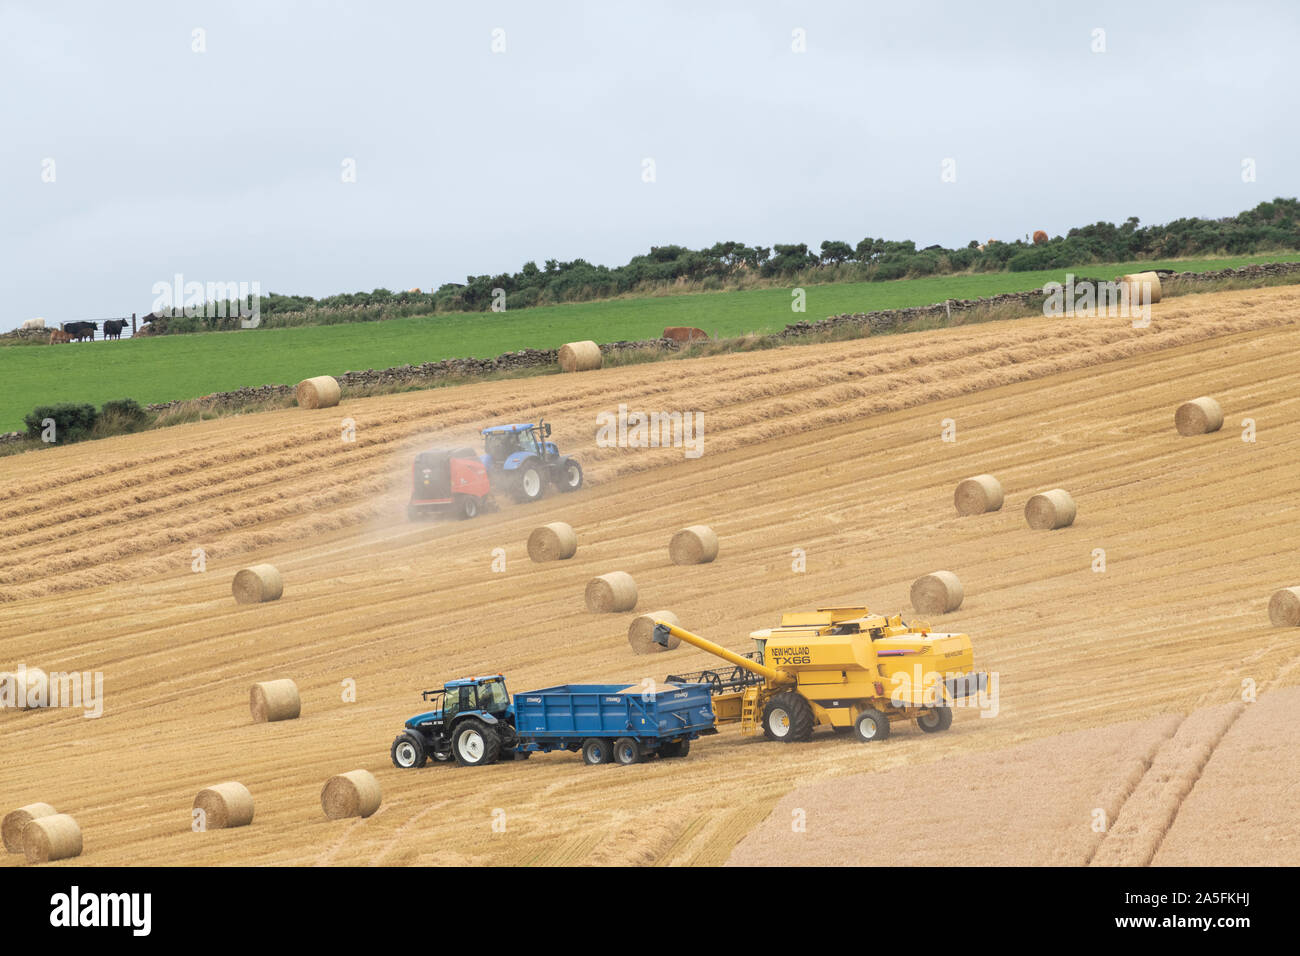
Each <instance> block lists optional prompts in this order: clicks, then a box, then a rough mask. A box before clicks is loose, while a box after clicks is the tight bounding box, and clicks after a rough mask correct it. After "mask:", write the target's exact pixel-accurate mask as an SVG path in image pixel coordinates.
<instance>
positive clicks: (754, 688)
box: [740, 684, 759, 734]
mask: <svg viewBox="0 0 1300 956" xmlns="http://www.w3.org/2000/svg"><path fill="white" fill-rule="evenodd" d="M758 690H759V688H758V685H757V684H751V685H750V686H749V687H746V688H745V694H744V696H743V697H741V698H740V732H741V733H742V734H753V733H756V732H757V731H758V721H759V714H758Z"/></svg>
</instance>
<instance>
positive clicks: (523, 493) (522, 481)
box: [479, 421, 582, 501]
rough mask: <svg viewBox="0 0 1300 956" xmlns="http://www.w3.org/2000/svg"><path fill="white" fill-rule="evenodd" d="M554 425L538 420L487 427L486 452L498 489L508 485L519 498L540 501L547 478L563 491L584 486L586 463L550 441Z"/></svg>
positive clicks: (483, 457)
mask: <svg viewBox="0 0 1300 956" xmlns="http://www.w3.org/2000/svg"><path fill="white" fill-rule="evenodd" d="M550 437H551V426H550V425H548V424H546V423H545V422H544V421H539V422H537V423H536V424H532V423H524V424H517V425H493V426H492V427H490V428H485V429H483V456H482V457H481V458H480V459H479V460H480V461H482V462H483V467H484V468H486V469H487V472H488V477H489V478H490V479H491V481H492V486H493V488H494V489H497V488H504V490H505V491H507V492H509V493H510V494H512V495H513V496H514V497H515V498H516V499H517V500H519V501H536V500H537V499H538V498H540V497H541V496H542V494H543V493H544V492H545V491H546V485H547V482H549V483H551V484H553V485H555V487H557V488H559V489H560V490H561V491H577V490H578V489H579V488H581V487H582V466H581V465H579V464H578V462H577V460H576V459H573V458H570V457H568V456H567V455H561V454H560V449H559V447H558V446H556V444H555V442H553V441H550V440H549V439H550Z"/></svg>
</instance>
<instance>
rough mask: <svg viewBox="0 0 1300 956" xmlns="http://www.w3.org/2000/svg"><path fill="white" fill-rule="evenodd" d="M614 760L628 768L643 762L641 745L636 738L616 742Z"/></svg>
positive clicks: (621, 738) (624, 738)
mask: <svg viewBox="0 0 1300 956" xmlns="http://www.w3.org/2000/svg"><path fill="white" fill-rule="evenodd" d="M614 759H615V760H616V761H618V762H619V763H621V764H622V765H623V766H625V767H628V766H631V765H632V764H634V763H640V762H641V744H640V743H639V742H638V741H637V739H636V738H635V737H619V738H618V740H616V741H614Z"/></svg>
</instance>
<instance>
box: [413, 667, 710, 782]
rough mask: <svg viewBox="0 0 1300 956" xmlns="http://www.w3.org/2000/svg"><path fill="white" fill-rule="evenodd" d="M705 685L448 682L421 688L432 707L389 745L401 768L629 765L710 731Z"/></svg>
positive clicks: (670, 752) (675, 750) (677, 750)
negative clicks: (578, 758)
mask: <svg viewBox="0 0 1300 956" xmlns="http://www.w3.org/2000/svg"><path fill="white" fill-rule="evenodd" d="M709 691H710V688H709V687H708V686H707V685H704V684H691V685H686V686H681V687H675V686H661V687H658V688H655V689H654V690H653V691H650V690H647V689H646V688H643V687H641V686H634V687H625V686H623V685H621V684H563V685H561V686H559V687H546V688H543V689H542V690H535V691H529V692H528V693H526V694H518V695H516V696H515V699H514V702H513V703H511V700H510V695H509V694H508V693H507V692H506V684H505V678H504V677H503V676H502V675H500V674H494V675H491V676H488V677H471V678H465V679H462V680H454V681H448V682H447V684H446V686H444V687H439V688H437V689H436V690H426V691H424V693H423V695H422V696H423V698H424V699H425V700H426V701H433V702H434V707H433V708H432V709H430V710H427V711H425V712H424V713H420V714H416V715H415V716H414V717H412V718H410V719H409V720H407V721H406V725H405V727H404V729H403V730H402V732H401V733H400V734H398V735H397V739H396V740H394V741H393V745H392V748H391V750H390V754H391V756H392V758H393V763H394V765H396V766H397V767H400V768H402V769H404V770H411V769H415V768H418V767H422V766H424V765H425V763H427V762H428V760H429V758H430V757H432V758H433V759H434V760H439V761H443V762H446V761H448V760H453V759H454V760H455V761H456V763H458V764H460V765H461V766H478V765H480V764H490V763H495V762H496V761H497V760H513V759H516V758H518V759H524V760H526V759H528V757H529V756H531V755H532V754H534V753H537V752H542V753H549V752H550V751H552V750H567V751H571V752H573V753H581V754H582V758H583V760H584V761H586V762H587V763H588V764H603V763H610V762H615V763H620V764H625V765H626V764H634V763H639V762H641V761H642V760H644V759H646V758H648V757H651V756H653V755H658V756H661V757H685V756H686V755H687V754H688V753H690V749H691V741H692V740H694V739H695V738H696V737H698V736H700V735H701V734H710V733H715V732H716V731H715V730H714V727H713V706H712V699H711V696H710V692H709Z"/></svg>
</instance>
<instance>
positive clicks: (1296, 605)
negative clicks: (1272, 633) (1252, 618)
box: [1268, 588, 1300, 627]
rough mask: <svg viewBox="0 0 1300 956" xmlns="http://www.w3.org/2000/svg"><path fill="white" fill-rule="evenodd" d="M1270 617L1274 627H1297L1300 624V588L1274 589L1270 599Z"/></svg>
mask: <svg viewBox="0 0 1300 956" xmlns="http://www.w3.org/2000/svg"><path fill="white" fill-rule="evenodd" d="M1268 619H1269V622H1270V623H1272V624H1273V626H1274V627H1295V626H1296V625H1297V624H1300V588H1283V589H1282V590H1280V591H1274V592H1273V596H1272V597H1271V598H1269V599H1268Z"/></svg>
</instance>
